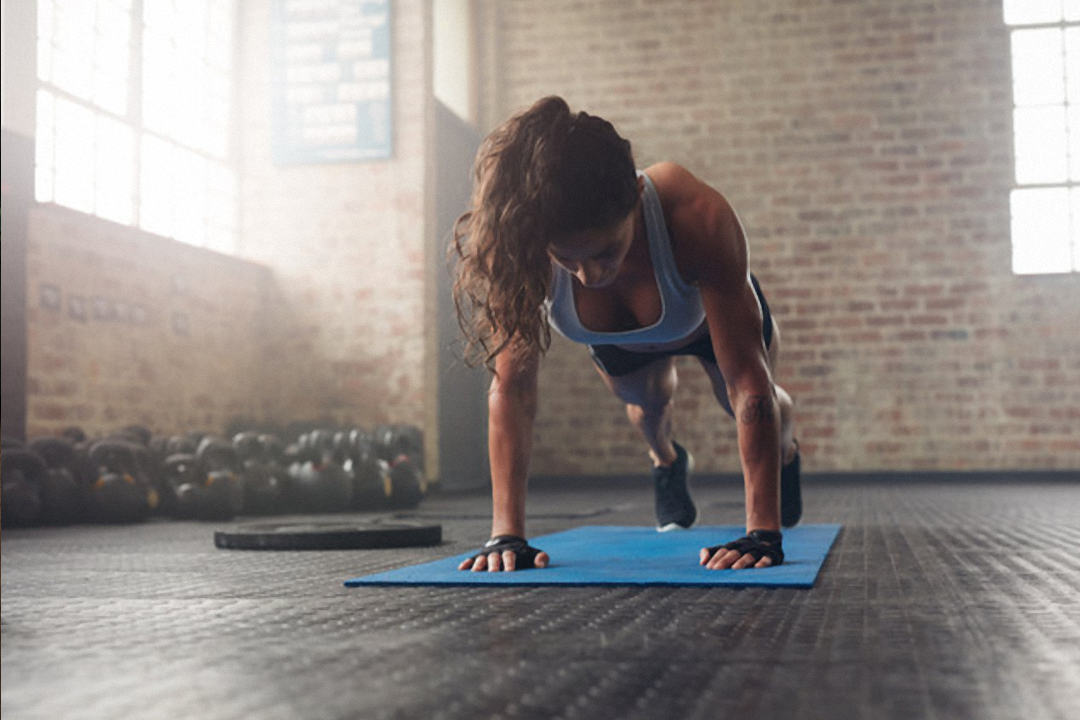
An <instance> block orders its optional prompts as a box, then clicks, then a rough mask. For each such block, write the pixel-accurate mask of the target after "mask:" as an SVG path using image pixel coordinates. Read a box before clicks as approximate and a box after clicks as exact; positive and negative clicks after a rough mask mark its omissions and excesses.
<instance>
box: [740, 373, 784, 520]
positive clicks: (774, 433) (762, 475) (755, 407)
mask: <svg viewBox="0 0 1080 720" xmlns="http://www.w3.org/2000/svg"><path fill="white" fill-rule="evenodd" d="M733 407H734V408H735V419H736V422H737V424H738V437H739V457H740V458H741V460H742V469H743V478H744V486H745V491H746V529H747V530H748V531H749V530H779V529H780V408H779V405H778V404H777V402H776V396H775V394H774V393H769V394H753V395H751V394H745V395H742V396H741V397H739V398H738V399H737V402H736V403H735V404H734V405H733Z"/></svg>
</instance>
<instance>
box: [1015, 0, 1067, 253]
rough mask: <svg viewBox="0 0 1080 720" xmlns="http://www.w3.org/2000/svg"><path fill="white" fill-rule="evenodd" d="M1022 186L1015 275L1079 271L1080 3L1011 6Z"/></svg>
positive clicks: (1027, 0)
mask: <svg viewBox="0 0 1080 720" xmlns="http://www.w3.org/2000/svg"><path fill="white" fill-rule="evenodd" d="M1004 8H1005V23H1006V24H1007V25H1009V26H1010V27H1011V36H1012V38H1011V39H1012V67H1013V105H1014V108H1013V133H1014V142H1015V155H1016V178H1015V182H1016V186H1015V188H1014V189H1013V191H1012V197H1011V199H1010V205H1011V210H1012V244H1013V272H1015V273H1017V274H1038V273H1063V272H1077V271H1080V0H1005V3H1004Z"/></svg>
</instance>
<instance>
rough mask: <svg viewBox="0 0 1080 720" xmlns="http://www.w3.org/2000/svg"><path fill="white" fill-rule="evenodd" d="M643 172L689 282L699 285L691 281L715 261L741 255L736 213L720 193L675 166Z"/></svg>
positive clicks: (663, 164)
mask: <svg viewBox="0 0 1080 720" xmlns="http://www.w3.org/2000/svg"><path fill="white" fill-rule="evenodd" d="M644 172H645V174H646V175H648V176H649V179H650V180H652V183H653V186H654V187H655V188H656V194H657V197H658V198H659V200H660V206H661V207H662V208H663V211H664V220H665V222H666V224H667V226H668V231H669V233H670V234H671V236H672V246H673V249H674V252H675V257H676V263H677V264H678V266H679V269H680V271H683V269H684V268H685V271H684V272H683V276H684V278H686V280H687V282H691V283H693V282H696V280H697V278H693V279H691V277H692V276H693V275H696V274H697V273H696V271H697V270H700V269H701V268H703V267H706V266H708V265H711V264H712V261H714V259H716V258H718V257H726V256H727V255H728V253H729V252H732V251H734V252H736V253H737V252H738V248H736V247H734V246H733V243H736V241H737V240H739V239H740V238H737V237H735V234H733V233H732V232H731V227H730V226H731V222H732V219H733V218H734V217H735V215H734V210H732V208H731V206H730V205H729V204H728V201H727V199H726V198H724V196H723V195H721V194H720V192H718V191H717V190H716V189H714V188H713V187H711V186H710V185H709V184H708V183H706V182H704V181H702V180H700V179H699V178H698V177H697V176H695V175H694V174H693V173H692V172H690V171H689V170H687V169H686V168H685V167H683V166H682V165H680V164H678V163H675V162H670V161H666V162H659V163H656V164H655V165H651V166H649V167H648V168H646V169H645V171H644ZM706 260H708V261H709V262H706V263H705V264H703V262H704V261H706Z"/></svg>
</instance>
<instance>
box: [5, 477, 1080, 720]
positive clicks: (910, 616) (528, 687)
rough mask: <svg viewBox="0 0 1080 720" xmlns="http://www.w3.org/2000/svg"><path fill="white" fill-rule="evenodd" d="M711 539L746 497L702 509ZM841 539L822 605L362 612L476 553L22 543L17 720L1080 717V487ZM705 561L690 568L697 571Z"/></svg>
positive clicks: (585, 605)
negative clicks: (423, 568) (415, 573)
mask: <svg viewBox="0 0 1080 720" xmlns="http://www.w3.org/2000/svg"><path fill="white" fill-rule="evenodd" d="M696 497H697V499H698V501H699V504H700V506H701V507H702V509H703V514H704V518H703V521H704V522H705V523H711V524H722V523H737V522H739V521H740V518H741V491H740V489H739V488H738V487H737V486H735V485H732V484H725V483H716V484H709V485H707V486H705V485H699V486H698V488H697V491H696ZM806 505H807V513H806V518H805V519H806V520H807V521H809V522H841V523H843V524H844V530H843V532H842V533H841V535H840V538H839V540H838V541H837V544H836V546H835V547H834V548H833V551H832V554H831V555H830V557H829V559H828V561H827V562H826V564H825V567H824V568H823V571H822V575H821V576H820V578H819V579H818V583H817V586H816V587H815V588H813V589H812V590H793V589H741V590H740V589H707V590H703V589H665V588H646V589H633V588H580V589H577V588H569V589H568V588H536V589H528V588H526V589H513V588H507V589H488V588H476V589H472V588H360V589H352V590H349V589H345V588H344V587H342V584H341V583H342V581H343V580H345V579H346V578H349V577H352V576H355V575H358V574H364V573H368V572H375V571H380V570H387V569H390V568H395V567H399V566H402V565H406V564H412V563H416V562H419V561H422V560H428V559H435V558H440V557H444V556H448V555H452V554H457V553H461V552H464V551H466V550H469V549H471V548H472V547H473V546H475V545H477V543H478V542H479V541H481V540H483V539H484V538H485V536H486V531H487V529H488V520H487V515H486V513H487V508H488V500H487V499H486V498H484V497H482V496H479V495H473V496H465V495H442V496H439V495H436V496H433V497H430V498H428V499H427V500H425V502H424V504H423V505H422V506H421V508H420V514H421V515H423V516H425V517H429V518H433V519H436V520H437V521H438V522H441V523H442V524H443V529H444V536H445V538H446V542H445V543H444V544H443V545H442V546H441V547H437V548H430V549H422V550H389V551H386V550H384V551H350V552H308V553H271V552H239V551H223V550H216V549H215V548H214V546H213V542H212V530H213V528H214V526H213V525H208V524H199V523H166V522H153V523H149V524H145V525H138V526H133V527H77V528H66V529H40V530H23V531H18V532H15V531H12V530H5V531H3V543H2V545H3V572H2V579H3V608H2V628H3V629H2V639H3V643H2V678H3V680H2V689H3V693H2V701H3V708H2V709H3V717H4V718H5V720H18V719H19V718H50V719H55V718H110V719H114V718H126V717H154V718H158V717H160V718H256V717H257V718H288V719H290V720H292V719H295V718H468V719H470V720H473V719H477V718H495V717H501V718H508V719H509V718H521V717H543V718H588V719H590V720H592V719H595V718H620V719H623V718H680V719H681V718H710V719H711V718H722V717H731V718H739V719H740V720H744V719H745V720H750V719H751V718H781V719H783V720H793V719H795V718H829V719H830V720H838V719H842V718H860V719H867V718H872V719H874V720H877V719H880V718H942V719H946V718H947V719H948V720H962V719H965V718H971V719H972V720H976V719H978V720H993V719H996V718H1023V719H1024V720H1037V719H1038V718H1062V719H1066V718H1068V719H1073V720H1075V718H1080V484H1067V483H1063V482H1062V483H1055V482H1048V483H1030V482H1015V483H1010V482H986V483H956V484H944V485H942V484H929V483H917V482H883V481H880V480H874V481H870V480H867V481H865V482H824V481H822V482H816V483H813V482H810V483H808V487H807V488H806ZM530 513H531V515H532V516H533V517H534V518H535V519H534V520H533V521H532V525H531V533H532V534H534V535H539V534H543V533H547V532H553V531H557V530H563V529H566V528H569V527H573V526H576V525H582V524H648V523H650V522H651V520H652V517H651V515H652V512H651V495H650V492H649V490H648V488H647V486H646V485H644V484H641V483H634V484H631V485H630V486H627V487H623V488H613V487H604V488H597V487H593V488H585V489H583V488H576V489H570V488H568V487H564V486H557V487H554V488H548V489H546V490H545V489H538V490H537V491H536V492H534V494H533V495H532V496H531V498H530ZM688 560H689V561H691V562H692V561H693V558H688Z"/></svg>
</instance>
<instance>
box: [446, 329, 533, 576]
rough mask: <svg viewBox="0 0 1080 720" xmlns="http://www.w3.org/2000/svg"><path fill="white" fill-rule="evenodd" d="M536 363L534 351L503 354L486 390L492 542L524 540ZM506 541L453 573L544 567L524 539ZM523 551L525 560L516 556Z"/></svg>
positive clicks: (476, 556)
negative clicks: (509, 537)
mask: <svg viewBox="0 0 1080 720" xmlns="http://www.w3.org/2000/svg"><path fill="white" fill-rule="evenodd" d="M539 359H540V354H539V352H538V351H521V350H519V349H507V350H506V351H504V352H502V353H500V354H499V355H498V356H497V357H496V358H495V371H496V372H495V377H494V378H492V381H491V389H490V390H488V452H489V455H490V459H491V500H492V514H491V537H492V538H497V537H501V538H504V539H505V538H506V536H513V538H518V539H523V538H525V496H526V494H527V492H528V482H529V460H530V458H531V457H532V444H533V424H534V422H535V420H536V409H537V375H538V373H539ZM510 542H511V545H510V546H509V548H508V549H504V550H503V551H502V552H498V551H494V552H490V553H488V552H486V551H483V552H481V553H480V554H478V555H475V556H473V557H471V558H468V559H466V560H464V561H463V562H462V563H461V564H460V565H459V566H458V569H459V570H474V571H478V570H488V571H496V572H497V571H500V570H516V569H517V567H518V566H519V565H522V563H526V562H527V563H528V564H525V565H522V566H523V567H530V566H532V565H535V566H536V567H546V566H547V564H548V560H549V557H548V554H547V553H545V552H542V551H540V552H538V551H537V550H536V549H535V548H531V547H529V546H528V545H527V544H525V543H524V541H523V540H521V541H519V540H514V539H511V540H510ZM519 546H520V547H519ZM500 547H506V546H505V544H504V545H500ZM522 551H524V552H525V555H522V554H520V553H521V552H522ZM522 558H524V559H522Z"/></svg>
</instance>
